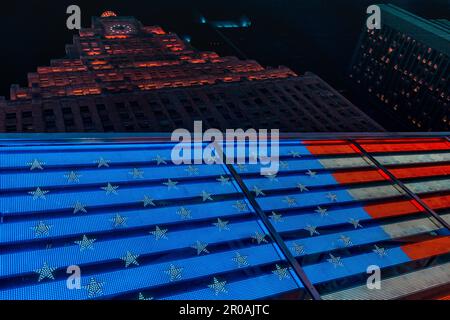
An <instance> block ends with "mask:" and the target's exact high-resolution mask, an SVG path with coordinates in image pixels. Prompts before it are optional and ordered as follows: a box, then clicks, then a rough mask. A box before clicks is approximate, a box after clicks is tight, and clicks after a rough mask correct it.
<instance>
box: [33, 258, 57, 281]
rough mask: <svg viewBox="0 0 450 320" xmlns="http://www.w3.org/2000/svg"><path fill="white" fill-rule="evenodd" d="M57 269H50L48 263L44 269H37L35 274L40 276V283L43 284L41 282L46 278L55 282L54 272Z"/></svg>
mask: <svg viewBox="0 0 450 320" xmlns="http://www.w3.org/2000/svg"><path fill="white" fill-rule="evenodd" d="M56 269H57V268H52V267H49V266H48V264H47V262H44V265H43V266H42V268H40V269H36V270H34V272H36V273H37V274H39V278H38V282H41V280H43V279H45V278H47V279H51V280H55V277H54V276H53V272H54V271H55V270H56Z"/></svg>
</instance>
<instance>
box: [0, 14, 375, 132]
mask: <svg viewBox="0 0 450 320" xmlns="http://www.w3.org/2000/svg"><path fill="white" fill-rule="evenodd" d="M66 52H67V56H66V57H65V58H64V59H58V60H52V61H51V64H50V66H47V67H39V68H38V69H37V72H34V73H30V74H29V75H28V86H27V87H20V86H17V85H13V86H12V87H11V97H10V99H9V100H6V99H4V98H3V99H1V100H0V132H86V131H88V132H112V131H115V132H118V131H120V132H123V131H153V132H158V131H159V132H167V131H172V130H173V129H175V128H180V127H184V128H188V129H189V128H191V127H192V126H193V121H194V120H203V122H204V126H205V127H210V128H219V129H224V128H250V127H252V128H279V129H280V130H282V131H380V130H383V129H382V128H381V127H380V126H379V125H378V124H377V123H375V122H374V121H372V120H371V119H370V118H369V117H367V116H366V115H365V114H364V113H363V112H361V111H360V110H359V109H358V108H356V107H355V106H354V105H352V104H351V103H350V102H349V101H348V100H346V99H345V98H344V97H342V96H341V95H340V94H339V93H338V92H337V91H336V90H334V89H333V88H332V87H330V86H329V85H328V84H327V83H326V82H325V81H323V80H322V79H320V78H319V77H318V76H316V75H314V74H312V73H307V74H305V75H302V76H297V75H296V74H295V73H294V72H293V71H292V70H290V69H288V68H286V67H278V68H263V67H262V66H261V65H259V64H258V63H257V62H255V61H251V60H239V59H238V58H236V57H220V56H219V55H217V54H216V53H214V52H201V51H198V50H195V49H194V48H192V47H191V46H190V45H189V44H188V43H185V42H184V41H182V40H181V39H180V38H178V36H177V35H175V34H173V33H167V32H165V31H164V30H163V29H161V28H160V27H157V26H144V25H142V24H141V23H140V22H139V21H138V20H136V19H135V18H133V17H119V16H117V15H116V14H115V13H113V12H105V13H103V14H102V16H101V17H97V18H93V20H92V26H91V28H86V29H81V30H80V32H79V35H77V36H74V40H73V44H71V45H68V46H67V47H66Z"/></svg>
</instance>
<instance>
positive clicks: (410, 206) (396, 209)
mask: <svg viewBox="0 0 450 320" xmlns="http://www.w3.org/2000/svg"><path fill="white" fill-rule="evenodd" d="M364 210H365V211H366V212H367V213H368V214H369V215H370V216H371V217H372V218H374V219H382V218H387V217H395V216H403V215H408V214H413V213H418V212H420V210H419V208H418V207H417V206H416V205H415V204H414V203H413V202H412V201H409V200H401V201H397V202H388V203H381V204H370V205H367V206H365V207H364Z"/></svg>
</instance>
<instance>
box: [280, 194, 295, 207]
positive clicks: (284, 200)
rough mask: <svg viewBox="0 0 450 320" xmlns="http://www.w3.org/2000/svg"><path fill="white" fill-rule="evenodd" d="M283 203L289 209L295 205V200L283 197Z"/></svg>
mask: <svg viewBox="0 0 450 320" xmlns="http://www.w3.org/2000/svg"><path fill="white" fill-rule="evenodd" d="M283 202H285V203H287V205H288V206H289V207H293V206H295V205H296V204H297V200H295V199H294V198H291V197H289V196H286V197H284V199H283Z"/></svg>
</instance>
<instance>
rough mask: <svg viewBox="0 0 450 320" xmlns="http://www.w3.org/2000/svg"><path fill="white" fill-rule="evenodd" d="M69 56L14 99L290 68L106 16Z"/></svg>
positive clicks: (14, 90)
mask: <svg viewBox="0 0 450 320" xmlns="http://www.w3.org/2000/svg"><path fill="white" fill-rule="evenodd" d="M66 52H67V56H66V57H65V58H63V59H57V60H52V61H51V64H50V66H47V67H38V69H37V72H35V73H30V74H29V75H28V87H25V88H23V87H19V86H16V85H15V86H12V87H11V100H28V99H32V98H43V99H46V98H52V97H64V96H83V95H99V94H103V93H115V92H126V91H135V90H138V91H139V90H153V89H161V88H173V87H189V86H202V85H211V84H215V83H218V82H238V81H242V80H250V81H253V80H264V79H271V78H272V79H273V78H287V77H291V76H296V74H295V73H294V72H293V71H292V70H290V69H288V68H286V67H279V68H274V69H270V68H263V67H262V66H261V65H259V64H258V63H257V62H255V61H252V60H245V61H242V60H239V59H238V58H236V57H220V56H219V55H217V54H216V53H215V52H202V51H198V50H196V49H194V48H192V47H191V46H190V45H189V44H187V43H185V42H184V41H182V40H181V39H180V38H179V37H178V36H177V35H176V34H173V33H168V32H165V31H164V30H163V29H162V28H160V27H158V26H144V25H142V24H141V23H140V22H139V21H138V20H137V19H135V18H134V17H120V16H117V15H116V13H114V12H113V11H105V12H103V13H102V15H101V17H96V18H93V19H92V25H91V27H90V28H83V29H81V30H80V31H79V35H75V36H74V38H73V44H71V45H68V46H66Z"/></svg>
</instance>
